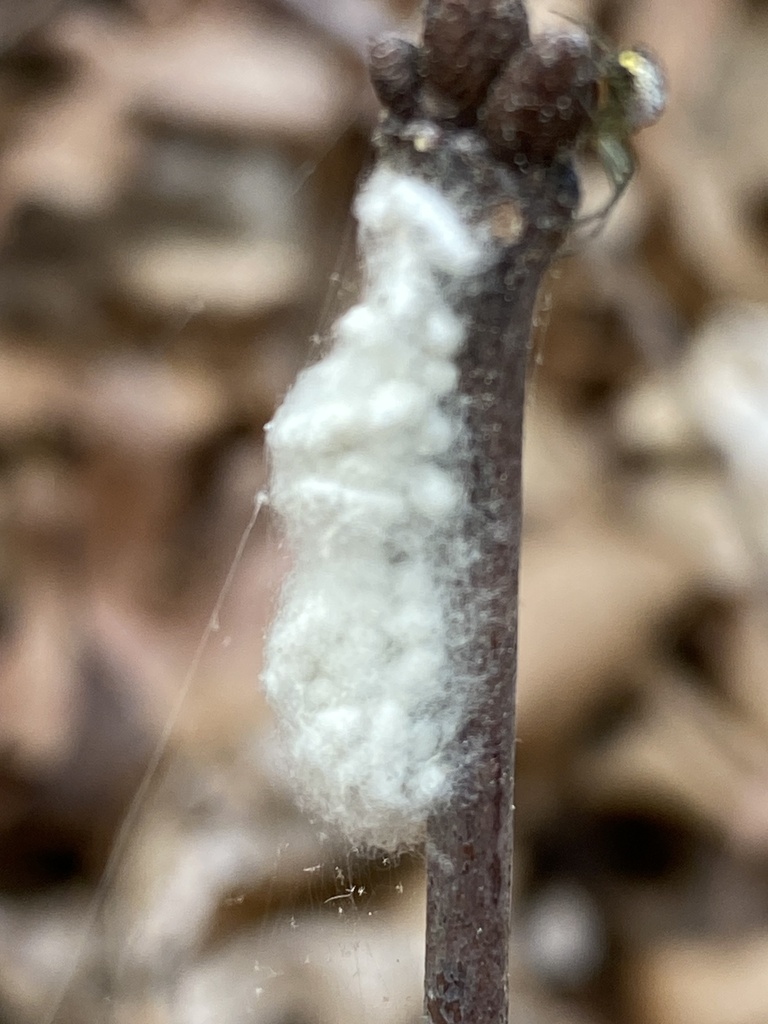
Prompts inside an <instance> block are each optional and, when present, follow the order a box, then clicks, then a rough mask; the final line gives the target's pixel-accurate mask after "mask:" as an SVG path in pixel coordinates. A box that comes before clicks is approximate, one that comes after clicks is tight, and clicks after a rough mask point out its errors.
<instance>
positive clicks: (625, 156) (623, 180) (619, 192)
mask: <svg viewBox="0 0 768 1024" xmlns="http://www.w3.org/2000/svg"><path fill="white" fill-rule="evenodd" d="M595 148H596V150H597V155H598V157H599V158H600V163H601V164H602V167H603V171H604V172H605V175H606V177H607V178H608V180H609V181H610V183H611V186H612V188H613V194H612V195H611V197H610V198H609V199H608V201H607V202H606V203H604V204H603V206H601V207H600V209H599V210H595V212H594V213H590V214H587V216H586V217H581V218H579V220H577V222H576V226H577V227H580V228H581V227H584V226H585V225H588V224H594V223H595V222H598V223H597V230H598V231H599V230H600V227H602V223H603V221H604V220H605V218H606V217H607V216H608V214H609V213H610V212H611V210H612V209H613V208H614V206H615V205H616V203H618V201H619V200H620V199H621V197H622V196H623V195H624V193H625V191H626V189H627V185H629V183H630V181H631V180H632V175H633V174H634V173H635V158H634V156H633V154H632V150H631V149H630V147H629V143H628V142H627V141H626V140H625V139H622V138H620V137H619V136H617V135H607V134H606V135H599V136H598V138H597V140H596V142H595Z"/></svg>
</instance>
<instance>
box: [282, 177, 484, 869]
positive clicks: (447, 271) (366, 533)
mask: <svg viewBox="0 0 768 1024" xmlns="http://www.w3.org/2000/svg"><path fill="white" fill-rule="evenodd" d="M356 213H357V218H358V222H359V231H360V242H361V249H362V253H363V257H364V259H365V262H366V269H367V283H366V290H365V294H364V296H363V299H362V301H361V303H360V304H359V305H357V306H355V307H354V308H353V309H351V310H350V311H349V312H348V313H347V314H346V315H345V316H343V317H342V318H341V320H340V321H339V322H338V323H337V324H336V326H335V329H334V344H333V347H332V348H331V350H330V352H329V353H328V354H327V355H326V356H325V357H324V358H323V359H322V360H321V361H320V362H318V363H317V364H315V365H313V366H310V367H309V368H307V369H306V370H304V372H303V373H302V374H301V375H300V376H299V378H298V380H297V382H296V384H295V386H294V387H293V389H292V390H291V391H290V392H289V394H288V396H287V397H286V399H285V401H284V403H283V405H282V406H281V408H280V409H279V410H278V412H277V413H276V415H275V417H274V419H273V420H272V422H271V423H270V424H269V425H268V427H267V431H268V434H267V440H268V446H269V452H270V456H271V464H272V475H271V485H270V500H271V504H272V507H273V508H274V509H275V510H276V511H277V512H278V513H279V515H280V516H281V518H282V523H283V527H284V531H285V536H286V539H287V541H288V543H289V545H290V548H291V551H292V555H293V557H294V562H295V567H294V571H293V573H292V575H291V576H290V578H289V579H288V581H287V583H286V585H285V588H284V592H283V596H282V600H281V605H280V608H279V611H278V614H277V617H276V621H275V623H274V625H273V627H272V630H271V634H270V636H269V638H268V641H267V650H266V663H265V670H264V683H265V686H266V690H267V693H268V695H269V697H270V700H271V702H272V704H273V706H274V708H275V711H276V714H277V716H278V719H279V721H280V724H281V727H282V730H283V733H284V736H285V739H286V743H287V755H288V759H289V767H290V771H291V773H292V775H293V776H294V778H295V781H296V783H297V786H298V789H299V791H300V793H301V794H302V796H303V800H304V803H305V806H306V808H307V809H308V810H309V811H310V812H312V813H313V814H316V815H317V817H318V818H320V819H322V820H324V821H327V822H329V823H331V824H332V825H335V826H336V827H339V828H341V830H342V831H343V832H344V833H345V834H346V836H347V837H348V838H349V839H350V840H351V841H352V842H355V843H358V844H366V845H371V846H380V847H383V848H386V849H396V848H400V847H403V846H405V845H408V844H410V843H413V842H414V841H416V840H417V839H418V838H419V836H420V834H421V833H422V830H423V823H424V819H425V817H426V815H427V814H428V812H429V811H430V810H431V809H432V808H433V807H434V806H435V804H436V803H438V802H439V801H440V800H441V799H443V798H445V797H446V796H447V794H448V792H449V790H450V786H451V780H452V774H453V772H454V771H455V768H456V764H455V761H456V751H455V750H453V751H452V750H451V746H452V743H453V741H454V740H455V738H456V734H457V730H458V726H459V723H460V721H461V719H462V713H463V711H464V709H465V707H466V702H467V691H468V687H469V684H470V680H469V679H468V674H467V671H466V668H464V669H461V670H459V669H458V666H457V664H456V657H455V654H456V652H458V651H459V650H462V651H465V650H466V647H467V642H468V641H469V640H471V637H470V636H469V635H468V634H469V632H470V631H471V621H472V615H471V610H470V609H468V607H467V596H468V595H467V592H466V591H464V592H462V593H460V591H461V586H460V584H461V581H466V578H467V573H468V569H469V566H470V563H471V561H472V551H471V548H470V545H469V543H468V541H467V534H468V531H467V530H466V529H465V526H466V516H467V515H468V505H467V496H466V492H465V487H464V479H463V477H464V469H463V467H464V465H465V463H466V458H467V450H466V449H467V444H466V438H465V437H464V433H463V429H462V409H461V399H460V396H459V395H458V392H457V385H458V370H457V366H456V357H457V355H458V353H459V352H460V350H461V348H462V345H463V343H464V340H465V325H464V323H463V322H462V320H461V319H460V318H459V317H458V316H457V315H456V314H455V313H454V312H453V310H452V309H451V307H450V306H449V304H448V302H447V300H446V297H445V291H446V286H450V284H451V282H452V281H453V283H454V284H455V283H456V282H457V279H461V278H465V277H469V276H471V275H472V274H475V273H477V272H478V271H479V270H480V269H481V268H482V264H483V261H484V251H485V246H484V244H483V242H484V239H483V237H482V234H481V232H480V230H479V229H474V228H470V227H468V226H467V225H466V224H465V223H463V222H462V220H461V218H460V216H459V213H458V212H457V210H456V209H455V208H454V207H453V206H452V204H451V203H450V202H449V201H448V200H447V199H446V198H445V197H444V196H443V195H442V194H441V193H440V192H438V191H437V190H436V189H435V188H433V187H432V186H430V185H428V184H426V183H424V182H422V181H418V180H415V179H413V178H409V177H406V176H404V175H400V174H398V173H396V172H394V171H392V170H390V169H387V168H386V167H382V168H380V169H378V170H377V171H375V172H374V174H373V175H372V176H371V178H370V180H369V181H368V183H367V185H366V186H365V188H364V189H363V191H362V192H361V194H360V196H359V198H358V200H357V204H356ZM467 589H468V588H467Z"/></svg>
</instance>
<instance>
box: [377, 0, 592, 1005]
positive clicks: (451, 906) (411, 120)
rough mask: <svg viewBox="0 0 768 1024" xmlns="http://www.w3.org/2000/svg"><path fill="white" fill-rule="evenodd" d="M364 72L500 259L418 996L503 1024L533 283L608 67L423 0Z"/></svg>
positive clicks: (483, 334)
mask: <svg viewBox="0 0 768 1024" xmlns="http://www.w3.org/2000/svg"><path fill="white" fill-rule="evenodd" d="M371 64H372V77H373V81H374V84H375V86H376V87H377V90H378V92H379V95H380V97H381V99H382V102H383V103H384V104H385V105H386V107H387V108H388V111H389V114H388V116H387V118H386V119H385V121H384V122H383V125H382V127H381V129H380V132H379V138H378V148H379V152H380V159H381V160H382V161H386V162H387V163H389V164H392V165H393V166H395V167H397V168H398V170H400V171H401V172H404V173H408V174H413V175H415V176H417V177H420V178H423V179H424V180H427V181H429V182H430V183H432V184H433V185H437V187H439V188H440V189H441V190H442V191H443V192H444V194H445V195H447V196H448V197H449V198H450V199H451V200H452V201H453V202H454V203H455V205H456V206H457V208H460V209H461V211H462V216H463V217H465V218H466V219H467V221H468V222H470V223H473V224H482V225H485V227H486V228H487V231H488V234H489V237H490V239H491V243H490V247H491V249H492V251H493V260H492V263H491V265H490V266H488V267H487V268H486V269H484V270H483V272H482V273H481V274H479V275H477V276H475V277H474V278H472V279H471V280H468V281H467V280H465V281H463V282H461V283H460V285H456V284H454V286H453V290H452V294H451V295H450V299H451V302H452V303H453V305H454V307H455V309H456V310H457V311H458V312H459V313H460V314H461V315H462V316H463V317H465V318H466V322H467V323H468V334H467V340H466V344H465V348H464V351H463V354H462V355H461V357H460V364H459V365H460V385H459V391H460V393H461V395H462V396H463V398H462V401H463V403H464V416H465V423H466V428H467V432H468V436H469V439H470V440H469V453H468V458H467V466H466V469H467V474H466V475H467V480H468V487H469V490H470V503H471V509H472V511H471V515H470V517H469V519H468V521H467V523H466V525H465V530H466V531H468V532H469V533H470V534H471V543H472V547H473V549H474V550H475V551H476V552H477V557H476V559H475V561H474V564H473V567H472V570H471V573H470V579H469V580H467V581H461V580H457V581H455V585H456V587H457V588H459V589H462V588H464V587H469V588H471V589H472V591H473V592H474V595H475V598H474V599H475V600H477V595H480V602H481V603H480V608H479V610H478V611H477V612H476V613H475V632H474V636H473V642H472V644H471V645H468V647H467V649H465V650H464V651H462V652H461V653H460V657H461V659H462V660H464V661H465V662H466V664H464V665H462V666H454V668H455V670H456V671H458V672H461V671H466V672H468V673H469V674H470V675H471V676H473V677H474V678H475V679H476V680H477V685H476V692H475V693H474V694H473V697H472V699H471V704H470V706H469V708H468V716H467V718H466V721H465V724H464V726H463V728H462V729H461V732H460V735H459V737H458V745H459V749H458V750H457V751H456V757H457V762H458V763H459V764H460V765H461V766H462V767H461V776H460V777H459V778H458V779H457V780H455V781H454V786H453V790H452V795H451V796H450V798H449V799H448V801H447V802H446V803H444V804H443V805H441V806H440V808H439V810H437V811H436V812H435V813H433V814H432V816H431V817H430V819H429V823H428V833H427V872H428V883H427V884H428V902H427V953H426V981H425V1003H426V1010H427V1013H428V1016H429V1019H430V1021H432V1022H433V1024H448V1022H450V1024H463V1022H466V1024H504V1022H506V1021H507V1019H508V971H509V929H510V914H511V865H512V839H513V827H512V826H513V822H512V818H513V803H512V800H513V778H514V765H513V760H514V738H515V682H516V678H515V677H516V657H517V595H518V563H519V548H520V528H521V460H522V436H523V431H522V428H523V408H524V392H525V378H526V368H527V358H528V351H529V340H530V335H531V324H532V317H533V311H534V305H535V302H536V296H537V292H538V289H539V285H540V283H541V279H542V276H543V274H544V273H545V271H546V269H547V267H548V265H549V263H550V262H551V260H552V259H553V257H554V256H555V254H556V252H557V250H558V247H559V246H560V244H561V242H562V240H563V238H564V236H565V234H566V232H567V230H568V228H569V226H570V223H571V220H572V216H573V212H574V209H575V207H576V205H577V201H578V188H577V184H576V179H575V176H574V174H573V171H572V168H571V166H570V162H569V161H570V156H571V155H572V152H573V149H574V147H575V145H576V143H577V140H578V138H579V136H580V134H581V133H582V132H584V131H585V130H586V129H587V124H588V120H589V118H590V116H591V115H592V114H593V113H594V104H595V102H596V99H595V95H596V89H595V85H596V79H597V75H598V71H597V68H596V64H595V59H594V54H593V52H592V50H591V48H590V44H589V41H588V40H587V39H586V38H585V37H584V36H582V35H579V34H569V35H565V36H559V37H550V38H547V39H544V40H539V41H537V42H536V43H534V44H532V43H531V42H530V40H529V38H528V29H527V21H526V17H525V12H524V9H523V7H522V4H521V3H520V2H512V0H510V2H499V0H466V2H464V0H442V2H441V0H430V2H428V3H427V7H426V19H425V30H424V43H423V46H422V48H421V50H418V49H416V48H415V47H412V46H410V44H406V43H404V42H402V41H400V40H393V39H388V40H383V41H382V42H380V43H379V44H378V45H377V46H376V47H374V49H373V51H372V57H371ZM481 104H484V106H482V107H481V106H480V105H481ZM552 111H559V112H560V113H559V114H558V115H557V116H555V117H554V118H553V116H552Z"/></svg>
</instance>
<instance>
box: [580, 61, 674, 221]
mask: <svg viewBox="0 0 768 1024" xmlns="http://www.w3.org/2000/svg"><path fill="white" fill-rule="evenodd" d="M600 64H601V72H602V74H601V77H600V78H599V79H598V82H597V88H598V94H597V109H596V112H595V114H594V117H593V121H592V130H591V133H590V136H591V137H590V136H588V137H587V139H586V140H585V141H586V144H587V147H591V148H593V149H594V151H595V154H596V155H597V157H598V159H599V160H600V163H601V165H602V168H603V170H604V171H605V174H606V176H607V177H608V179H609V181H610V182H611V185H612V186H613V194H612V196H611V197H610V199H609V200H608V202H607V203H606V204H605V205H604V206H603V207H602V208H601V209H600V210H598V211H597V212H596V213H593V214H591V215H590V216H589V217H588V218H586V219H587V220H597V219H602V218H603V217H605V216H606V215H607V214H608V213H609V212H610V211H611V210H612V209H613V207H614V206H615V205H616V203H617V202H618V201H619V199H620V198H621V197H622V195H623V194H624V191H625V190H626V188H627V185H628V184H629V182H630V180H631V178H632V175H633V174H634V170H635V161H634V155H633V152H632V147H631V142H630V140H631V138H632V136H633V135H634V134H635V132H638V131H640V129H642V128H648V127H650V126H651V125H652V124H655V123H656V121H658V119H659V118H660V117H661V115H662V113H663V111H664V106H665V104H666V98H667V89H666V80H665V76H664V72H663V71H662V69H661V67H660V65H659V63H658V61H657V60H656V58H655V57H654V56H653V55H652V54H651V53H650V52H649V51H648V50H646V49H644V48H643V47H640V46H637V47H633V48H632V49H628V50H620V51H619V52H618V53H610V52H609V51H604V52H603V54H602V56H601V58H600Z"/></svg>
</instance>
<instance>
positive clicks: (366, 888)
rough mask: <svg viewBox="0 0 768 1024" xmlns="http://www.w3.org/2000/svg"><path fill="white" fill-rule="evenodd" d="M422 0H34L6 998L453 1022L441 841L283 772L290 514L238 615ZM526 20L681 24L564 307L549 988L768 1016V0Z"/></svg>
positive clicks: (643, 1016)
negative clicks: (354, 820)
mask: <svg viewBox="0 0 768 1024" xmlns="http://www.w3.org/2000/svg"><path fill="white" fill-rule="evenodd" d="M414 6H415V5H414V4H413V3H412V2H411V0H403V2H402V3H398V4H395V3H392V4H390V5H388V4H387V2H386V0H250V2H246V0H90V2H89V0H79V2H76V0H27V2H26V3H23V4H22V3H18V2H17V0H2V2H0V246H1V253H0V523H1V524H2V525H1V528H2V537H3V541H2V544H1V545H0V580H1V581H2V587H0V1024H54V1022H57V1024H65V1022H66V1024H93V1022H104V1024H107V1022H108V1024H224V1022H226V1024H248V1022H259V1024H261V1022H264V1024H346V1022H347V1021H349V1022H350V1024H352V1022H353V1021H354V1022H373V1024H399V1022H403V1024H406V1022H413V1021H415V1020H416V1019H417V1018H418V1016H419V1014H420V1012H421V995H420V975H421V960H422V955H423V951H422V934H421V933H422V915H423V897H422V883H423V877H422V865H421V861H420V858H419V856H418V853H417V854H415V855H414V856H412V857H404V858H401V859H400V860H399V861H398V862H397V863H391V862H387V861H386V860H383V861H380V862H369V861H366V860H364V859H362V858H360V857H359V856H357V855H355V854H354V852H350V851H349V850H347V849H345V848H343V847H341V846H339V845H338V843H337V842H335V841H334V840H333V839H332V838H329V837H327V836H323V835H318V832H317V830H316V829H314V828H312V827H311V826H310V825H309V824H308V823H307V822H306V821H305V819H304V818H302V816H301V815H300V814H299V813H298V812H297V811H296V810H295V808H294V805H293V802H292V797H291V794H290V792H289V791H288V790H287V788H286V786H285V784H284V781H283V777H282V773H281V770H280V762H279V756H278V752H277V750H276V746H275V741H274V739H273V723H272V722H271V719H270V716H269V711H268V709H267V707H266V706H265V703H264V699H263V697H262V694H261V693H260V691H259V685H258V677H259V668H260V657H261V646H262V638H263V634H264V630H265V628H266V625H267V623H268V621H269V618H270V615H271V613H272V610H273V608H274V603H275V600H276V594H277V592H278V587H279V582H280V579H281V576H282V574H283V573H284V571H285V561H284V558H283V556H282V555H281V553H280V551H279V549H278V545H277V533H276V530H275V528H274V524H270V522H269V519H268V516H267V514H266V513H264V514H263V515H262V516H261V517H260V518H259V519H258V520H257V522H256V523H255V525H254V526H253V527H252V529H251V530H250V533H249V534H248V536H247V543H245V545H244V546H243V548H242V550H241V551H240V554H239V556H238V558H237V561H236V569H235V571H234V573H233V574H232V576H231V579H230V586H229V589H228V591H227V595H226V599H225V600H223V601H222V602H221V603H220V604H218V605H217V598H218V595H219V594H220V592H221V588H222V586H223V584H224V582H225V579H226V578H227V575H228V572H229V569H230V566H231V565H232V561H233V558H234V557H235V554H236V551H237V549H238V545H239V543H240V541H241V538H243V531H244V530H245V529H246V527H247V526H248V524H249V521H250V520H251V516H252V510H253V496H254V494H256V493H257V491H259V489H260V488H262V487H264V486H265V483H266V480H265V468H264V463H263V458H262V428H263V425H264V423H265V422H267V420H268V419H269V418H270V416H271V413H272V411H273V409H274V407H275V404H276V403H277V402H278V401H279V400H280V397H281V396H282V394H284V392H285V390H286V389H287V388H288V386H289V385H290V382H291V380H292V378H293V376H294V375H295V373H296V372H297V371H298V369H299V368H300V367H301V366H302V364H303V363H304V362H305V360H306V359H307V358H308V356H309V355H310V353H311V351H312V348H313V342H314V343H316V342H317V340H318V339H319V338H322V337H323V335H324V334H325V333H326V332H327V329H328V327H329V326H330V323H331V322H332V319H333V317H334V315H335V314H336V312H338V310H339V309H341V308H342V307H343V306H345V305H348V304H349V303H350V302H351V301H353V299H354V294H355V289H356V286H357V285H356V278H357V272H356V267H357V263H356V258H355V253H354V231H353V225H352V223H351V220H350V217H349V204H350V200H351V197H352V195H353V191H354V185H355V181H356V179H357V177H358V175H359V174H360V173H361V171H362V170H363V169H364V168H365V166H366V163H367V161H368V159H369V152H368V143H367V139H368V137H369V134H370V131H371V128H372V126H373V124H374V123H375V119H376V104H375V102H374V100H373V97H372V94H371V92H370V90H369V87H368V85H367V82H366V76H365V73H364V69H363V66H362V55H363V53H364V51H365V47H366V41H367V39H368V38H369V37H370V36H371V35H373V34H375V33H376V32H378V31H380V30H381V29H382V28H385V27H387V26H390V25H395V24H398V23H399V24H402V23H404V22H407V21H408V19H409V18H412V15H413V13H414V11H413V9H414ZM534 13H535V14H536V16H537V19H538V18H541V19H542V20H543V19H545V18H546V17H547V16H549V17H550V18H551V17H552V15H553V13H554V14H555V15H563V14H565V15H568V16H572V17H574V18H576V19H577V20H579V21H581V22H583V23H585V24H587V25H590V26H594V28H595V31H596V32H599V33H602V34H604V35H605V36H606V38H612V39H615V40H619V41H621V42H623V43H625V44H626V43H632V42H636V41H643V42H645V43H647V44H649V45H650V46H651V47H652V48H653V49H654V50H655V51H656V52H657V53H658V54H660V56H661V58H662V60H663V62H664V64H665V65H666V68H667V71H668V75H669V79H670V92H671V96H670V104H669V110H668V113H667V114H666V116H665V117H664V118H663V120H662V121H661V123H660V124H659V125H658V126H657V127H655V128H653V129H651V130H649V131H647V132H646V133H644V134H643V135H641V136H640V138H639V139H638V144H637V151H638V157H639V163H640V170H639V173H638V174H637V176H636V179H635V181H634V182H633V184H632V186H631V188H630V190H629V191H628V193H627V194H626V196H625V197H624V199H623V200H622V201H621V203H620V204H619V206H618V207H617V208H616V209H615V211H614V212H613V214H612V216H611V218H610V221H609V222H608V223H607V224H606V225H605V226H604V228H603V230H602V231H601V232H600V233H599V235H597V236H596V237H594V238H591V239H590V238H585V239H579V240H576V241H575V242H574V243H573V244H572V246H571V249H572V250H573V254H572V255H571V256H569V257H567V258H564V259H562V260H561V261H560V262H559V263H558V265H557V266H556V268H555V269H554V271H553V273H552V275H551V277H550V280H549V282H548V284H547V287H546V289H545V293H544V295H543V296H542V308H541V314H540V321H541V322H540V324H539V327H538V337H537V347H536V358H535V367H534V368H533V371H532V383H531V390H530V397H529V408H528V436H527V456H526V464H525V475H526V501H527V504H526V512H525V555H524V574H523V593H522V608H521V616H522V623H521V629H522V641H521V642H522V650H521V678H520V741H519V746H518V800H517V806H518V837H517V846H518V852H517V863H516V892H517V907H516V932H515V934H516V942H515V960H514V964H513V1000H514V1005H515V1007H516V1016H515V1017H514V1019H515V1021H516V1022H517V1024H521V1022H524V1024H552V1022H561V1024H600V1022H604V1024H612V1022H628V1024H635V1022H638V1024H639V1022H644V1024H689V1022H690V1021H696V1024H764V1022H765V1021H766V1020H768V103H766V102H765V97H766V96H768V4H766V3H763V2H761V0H675V2H674V3H670V2H669V0H634V2H633V0H615V2H610V0H605V2H599V0H595V2H588V0H585V2H583V3H581V2H577V0H557V2H555V0H548V2H547V3H542V4H540V5H539V6H538V7H537V10H536V11H535V12H534ZM410 24H411V25H413V24H415V23H414V22H413V21H412V20H411V22H410ZM582 171H583V179H584V182H585V184H586V185H587V186H588V194H589V195H590V196H594V197H597V198H596V201H599V197H600V195H601V189H602V193H603V194H604V192H605V187H606V186H605V183H604V182H603V183H601V181H600V173H599V169H597V168H595V167H593V166H590V165H589V164H588V163H585V166H584V167H583V169H582ZM591 183H594V191H589V189H590V188H591ZM212 612H215V614H214V617H213V619H211V613H212ZM207 624H208V626H209V628H208V630H207V643H205V644H201V638H202V639H203V640H205V639H206V626H207ZM158 750H160V751H161V754H160V756H159V757H157V756H155V753H156V751H158ZM148 766H149V768H150V769H151V770H150V773H149V774H148V775H147V774H146V772H147V768H148ZM142 780H143V781H142Z"/></svg>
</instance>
